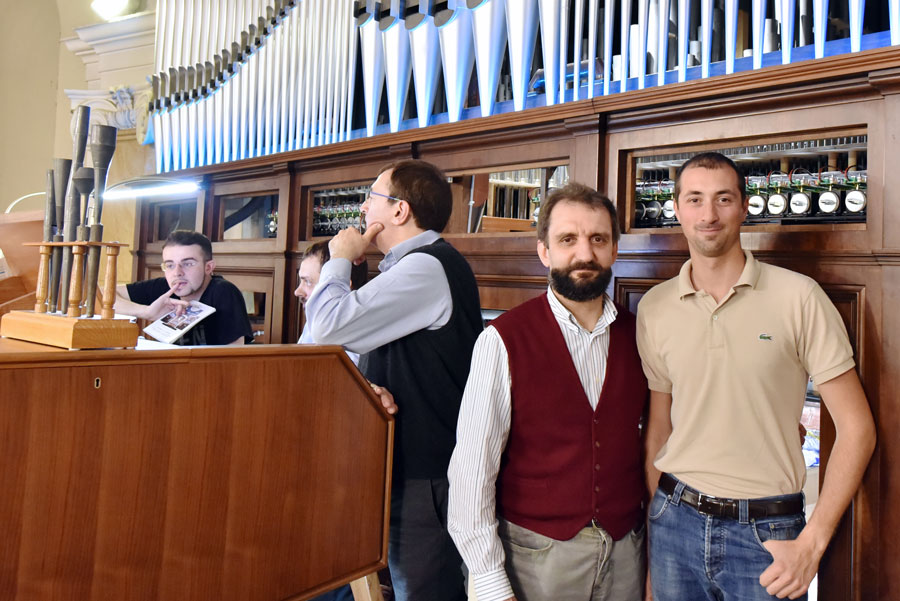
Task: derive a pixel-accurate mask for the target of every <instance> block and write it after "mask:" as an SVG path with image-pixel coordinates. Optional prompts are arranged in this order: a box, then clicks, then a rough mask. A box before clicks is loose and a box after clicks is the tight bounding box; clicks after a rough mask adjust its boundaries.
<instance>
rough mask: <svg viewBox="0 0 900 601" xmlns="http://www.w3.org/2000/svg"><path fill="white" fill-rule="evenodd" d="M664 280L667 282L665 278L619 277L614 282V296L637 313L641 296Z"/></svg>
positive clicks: (618, 301) (617, 300)
mask: <svg viewBox="0 0 900 601" xmlns="http://www.w3.org/2000/svg"><path fill="white" fill-rule="evenodd" d="M662 282H665V279H655V278H622V277H617V278H616V281H615V283H614V284H613V287H614V292H613V298H614V299H615V301H616V302H617V303H619V304H620V305H622V306H623V307H625V308H626V309H628V310H629V311H631V312H632V313H633V314H635V315H637V307H638V303H639V302H640V301H641V298H643V296H644V295H645V294H646V293H647V291H648V290H650V289H651V288H653V287H654V286H656V285H657V284H661V283H662Z"/></svg>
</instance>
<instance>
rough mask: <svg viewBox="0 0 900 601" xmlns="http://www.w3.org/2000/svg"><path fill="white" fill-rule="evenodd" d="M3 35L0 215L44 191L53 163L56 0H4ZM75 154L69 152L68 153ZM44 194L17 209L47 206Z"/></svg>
mask: <svg viewBox="0 0 900 601" xmlns="http://www.w3.org/2000/svg"><path fill="white" fill-rule="evenodd" d="M3 20H4V22H5V23H7V24H9V25H10V26H9V27H5V28H4V30H5V32H4V34H3V35H2V36H0V56H3V57H4V59H3V60H2V61H0V89H2V94H0V213H2V212H4V211H5V210H6V207H7V206H8V205H9V204H10V203H11V202H12V201H13V200H15V199H16V198H18V197H20V196H23V195H25V194H29V193H31V192H40V191H43V190H44V188H45V186H46V170H47V168H49V167H50V159H51V158H52V156H53V145H54V136H55V135H56V134H55V127H56V105H57V90H58V86H59V46H60V44H59V38H60V35H59V34H60V23H59V13H58V12H57V8H56V2H55V1H54V0H28V1H27V2H20V1H16V2H12V1H8V2H7V1H4V2H3ZM70 152H71V151H70ZM43 202H44V201H43V197H36V198H32V199H28V200H27V201H23V202H22V203H20V204H19V205H17V210H18V209H19V208H20V207H21V208H22V209H23V210H33V209H37V208H41V207H43Z"/></svg>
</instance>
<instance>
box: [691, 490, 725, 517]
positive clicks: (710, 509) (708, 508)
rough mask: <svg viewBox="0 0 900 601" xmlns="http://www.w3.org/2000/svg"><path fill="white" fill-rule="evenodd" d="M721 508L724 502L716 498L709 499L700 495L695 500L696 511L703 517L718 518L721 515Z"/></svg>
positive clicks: (709, 497)
mask: <svg viewBox="0 0 900 601" xmlns="http://www.w3.org/2000/svg"><path fill="white" fill-rule="evenodd" d="M723 507H724V502H723V501H722V500H721V499H719V498H717V497H711V496H709V495H704V494H703V493H700V496H699V497H698V499H697V511H698V512H700V513H702V514H703V515H711V516H714V517H719V516H721V515H722V508H723Z"/></svg>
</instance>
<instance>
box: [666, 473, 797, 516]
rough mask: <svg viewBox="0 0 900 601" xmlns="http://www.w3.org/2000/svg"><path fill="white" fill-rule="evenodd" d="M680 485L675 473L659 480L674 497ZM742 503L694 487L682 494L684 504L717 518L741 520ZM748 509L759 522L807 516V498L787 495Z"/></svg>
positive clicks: (753, 501)
mask: <svg viewBox="0 0 900 601" xmlns="http://www.w3.org/2000/svg"><path fill="white" fill-rule="evenodd" d="M677 485H678V479H676V478H675V477H674V476H672V475H671V474H663V475H662V476H660V477H659V488H660V490H662V491H663V492H664V493H666V494H667V495H672V494H674V493H675V487H676V486H677ZM740 501H741V500H740V499H723V498H720V497H713V496H710V495H705V494H703V493H702V492H700V491H698V490H696V489H693V488H691V487H690V486H685V487H684V490H682V491H681V502H682V503H684V504H685V505H688V506H690V507H693V508H694V509H696V510H697V511H699V512H700V513H702V514H704V515H710V516H713V517H719V518H732V519H735V520H737V519H740ZM747 509H748V517H749V518H750V519H755V520H758V519H760V518H766V517H777V516H780V515H794V514H798V513H803V495H801V494H800V493H797V494H794V495H784V496H783V497H782V498H780V499H778V500H765V499H749V500H748V502H747Z"/></svg>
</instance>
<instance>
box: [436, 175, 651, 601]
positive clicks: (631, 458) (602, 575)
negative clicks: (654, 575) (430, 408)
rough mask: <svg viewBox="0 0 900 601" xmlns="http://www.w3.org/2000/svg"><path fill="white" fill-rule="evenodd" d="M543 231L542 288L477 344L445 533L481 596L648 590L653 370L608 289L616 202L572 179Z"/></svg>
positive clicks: (536, 597)
mask: <svg viewBox="0 0 900 601" xmlns="http://www.w3.org/2000/svg"><path fill="white" fill-rule="evenodd" d="M537 234H538V243H537V252H538V256H539V257H540V259H541V262H542V263H543V264H544V265H545V266H547V267H548V268H550V275H549V281H550V286H549V288H548V290H547V293H546V294H542V295H541V296H539V297H538V298H535V299H533V300H531V301H528V302H526V303H524V304H522V305H519V306H518V307H516V308H514V309H512V310H511V311H509V312H507V313H506V314H504V315H502V316H501V317H499V318H497V319H496V320H494V321H493V322H491V325H490V326H489V327H488V328H487V329H486V330H485V331H484V332H483V333H482V334H481V336H480V337H479V338H478V341H477V343H476V344H475V350H474V353H473V357H472V369H471V371H470V375H469V380H468V382H467V383H466V388H465V392H464V394H463V401H462V408H461V410H460V415H459V423H458V426H457V445H456V449H455V450H454V452H453V457H452V459H451V462H450V471H449V479H450V510H449V529H450V533H451V536H452V537H453V540H454V542H455V543H456V545H457V547H458V548H459V550H460V554H461V555H462V557H463V560H464V561H465V563H466V565H467V566H468V568H469V575H470V577H471V579H472V582H473V585H474V589H475V593H476V595H477V597H478V599H479V601H501V600H508V599H518V600H519V601H558V600H560V599H566V600H567V601H588V600H601V599H604V600H605V599H609V600H615V601H631V600H634V601H639V600H640V599H641V596H642V593H643V590H644V581H645V579H644V564H645V560H644V553H643V537H644V529H643V523H644V517H643V511H642V508H641V503H642V500H643V498H644V494H645V489H644V484H643V482H642V478H643V473H642V464H641V435H640V431H639V422H640V419H641V415H642V413H643V411H644V408H645V405H646V402H647V381H646V379H644V376H643V374H642V372H641V364H640V358H639V356H638V352H637V346H636V343H635V318H634V316H633V315H631V314H630V313H628V311H627V310H626V309H625V308H623V307H621V306H618V305H616V304H615V303H613V302H612V300H611V299H610V298H609V297H608V296H607V295H606V288H607V286H608V285H609V282H610V279H611V277H612V271H611V267H612V264H613V262H614V261H615V259H616V252H617V248H618V246H617V243H618V239H619V229H618V221H617V219H616V211H615V207H614V206H613V204H612V202H610V200H609V199H608V198H606V197H604V196H602V195H600V194H599V193H597V192H596V191H594V190H592V189H590V188H588V187H587V186H584V185H581V184H575V183H572V184H568V185H567V186H565V187H563V188H560V189H557V190H554V191H553V192H551V193H550V195H549V196H548V197H547V200H546V201H545V202H544V203H543V206H542V210H541V213H540V218H539V220H538V231H537Z"/></svg>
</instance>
